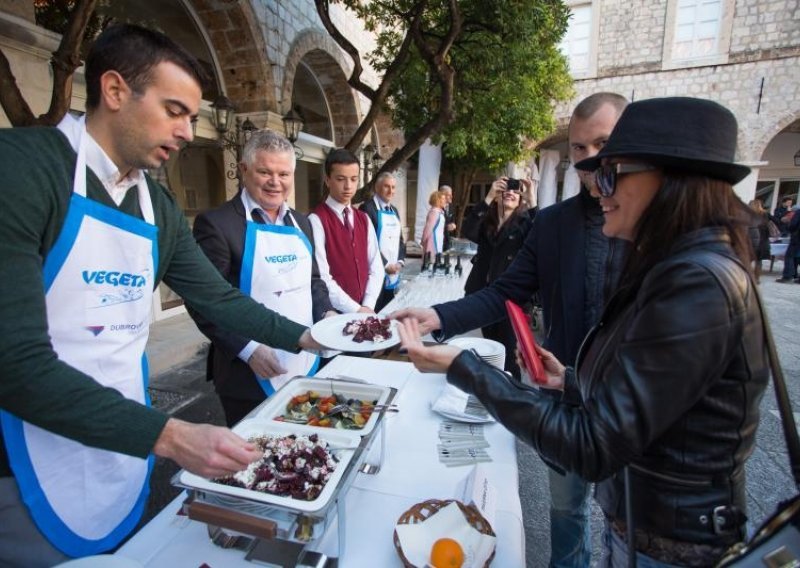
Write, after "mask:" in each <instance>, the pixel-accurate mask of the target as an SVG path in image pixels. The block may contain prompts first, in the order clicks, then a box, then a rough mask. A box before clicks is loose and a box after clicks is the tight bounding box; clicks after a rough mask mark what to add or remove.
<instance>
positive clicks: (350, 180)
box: [308, 148, 385, 313]
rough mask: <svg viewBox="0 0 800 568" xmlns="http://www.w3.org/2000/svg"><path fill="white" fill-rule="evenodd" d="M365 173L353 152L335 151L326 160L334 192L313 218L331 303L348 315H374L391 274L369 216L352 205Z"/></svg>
mask: <svg viewBox="0 0 800 568" xmlns="http://www.w3.org/2000/svg"><path fill="white" fill-rule="evenodd" d="M359 171H360V166H359V161H358V158H357V157H356V156H355V155H354V154H353V153H352V152H350V151H349V150H345V149H344V148H337V149H334V150H331V151H330V153H329V154H328V157H327V158H326V159H325V185H326V187H327V188H328V192H329V195H328V197H327V199H326V200H325V201H324V202H322V203H320V204H319V205H317V206H316V207H315V208H314V210H313V211H312V212H311V214H310V215H309V216H308V220H309V221H310V222H311V228H312V230H313V232H314V244H315V249H316V250H315V255H316V258H317V264H318V265H319V272H320V276H321V277H322V280H323V281H324V282H325V284H326V285H327V286H328V294H329V296H330V301H331V304H332V305H333V307H334V308H335V309H336V310H338V311H340V312H342V313H351V312H360V313H374V312H375V304H376V302H377V301H378V296H380V293H381V289H382V288H383V280H384V276H385V271H384V268H383V261H382V260H381V253H380V250H379V248H378V239H377V238H376V236H375V231H374V230H373V228H372V225H371V224H370V222H369V218H368V217H367V215H366V214H365V213H364V212H362V211H359V210H358V209H353V207H352V206H351V201H352V199H353V196H354V195H355V193H356V190H357V189H358V178H359Z"/></svg>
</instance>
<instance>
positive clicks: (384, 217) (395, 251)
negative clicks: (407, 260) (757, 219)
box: [378, 208, 402, 290]
mask: <svg viewBox="0 0 800 568" xmlns="http://www.w3.org/2000/svg"><path fill="white" fill-rule="evenodd" d="M401 230H402V229H401V227H400V217H398V216H397V214H396V213H395V212H394V211H392V210H391V209H390V210H389V211H386V210H385V209H383V208H378V248H379V249H380V251H381V254H382V255H383V258H385V259H386V262H387V263H389V264H394V263H396V262H397V257H398V255H399V253H400V232H401ZM399 282H400V271H397V272H396V273H394V274H387V275H386V278H385V279H384V281H383V287H384V288H386V289H387V290H394V289H395V288H397V284H398V283H399Z"/></svg>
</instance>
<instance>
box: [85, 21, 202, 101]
mask: <svg viewBox="0 0 800 568" xmlns="http://www.w3.org/2000/svg"><path fill="white" fill-rule="evenodd" d="M165 61H166V62H169V63H173V64H175V65H177V66H178V67H180V68H181V69H183V70H184V71H186V72H187V73H188V74H189V75H190V76H191V77H192V78H194V80H195V81H197V84H198V85H200V87H201V88H202V86H203V85H204V84H205V83H206V81H207V75H206V72H205V71H204V70H203V68H202V67H201V66H200V63H199V62H198V61H197V59H195V58H194V56H193V55H191V54H190V53H189V52H188V51H186V50H185V49H184V48H182V47H181V46H179V45H178V44H177V43H175V42H174V41H172V40H171V39H170V38H168V37H167V36H165V35H164V34H162V33H160V32H156V31H153V30H148V29H147V28H143V27H141V26H135V25H132V24H117V25H113V26H110V27H109V28H107V29H106V30H105V31H104V32H103V33H101V34H100V35H99V36H98V37H97V39H96V40H95V42H94V44H92V47H91V49H89V54H88V55H87V56H86V72H85V76H86V109H87V110H88V111H91V110H94V109H96V108H97V106H98V105H99V104H100V77H102V76H103V73H105V72H106V71H116V72H117V73H119V74H120V75H121V76H122V78H123V79H125V82H126V83H127V84H128V86H129V87H130V88H131V90H132V91H133V92H134V94H136V95H142V94H144V92H145V90H146V89H147V86H148V85H149V84H150V82H151V81H152V78H153V69H155V67H156V66H157V65H158V64H159V63H163V62H165Z"/></svg>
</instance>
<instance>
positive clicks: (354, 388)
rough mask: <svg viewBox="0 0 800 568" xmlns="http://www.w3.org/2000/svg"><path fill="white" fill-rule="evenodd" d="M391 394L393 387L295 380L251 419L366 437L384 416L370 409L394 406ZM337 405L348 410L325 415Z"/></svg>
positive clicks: (287, 384) (277, 393) (286, 385)
mask: <svg viewBox="0 0 800 568" xmlns="http://www.w3.org/2000/svg"><path fill="white" fill-rule="evenodd" d="M392 391H393V389H392V388H390V387H384V386H381V385H374V384H368V383H357V382H351V381H349V380H339V379H322V378H310V377H295V378H294V379H292V380H291V381H289V382H288V383H286V384H285V385H283V387H281V388H280V389H279V390H278V392H276V393H275V394H274V395H272V396H271V397H270V398H268V399H267V400H266V401H265V402H264V404H262V405H261V406H260V407H259V408H257V409H256V410H255V411H253V413H252V414H251V415H250V416H249V418H256V419H258V420H269V421H274V422H278V423H281V422H282V423H286V424H299V425H307V426H310V427H315V428H316V429H318V430H319V431H320V432H325V431H328V430H335V431H347V432H355V433H357V434H358V435H359V436H365V435H367V434H369V433H370V432H372V430H373V429H374V428H375V425H376V424H377V423H378V418H379V416H380V415H381V414H382V413H381V412H379V411H373V410H371V407H372V406H373V405H376V404H377V405H385V404H388V403H389V402H391V399H390V397H391V396H393V395H392ZM334 401H335V402H334ZM337 404H338V405H346V407H347V408H346V410H345V411H344V412H336V413H335V414H333V415H328V414H327V413H326V411H327V410H330V409H331V407H332V406H335V405H337ZM378 408H381V407H380V406H379V407H378Z"/></svg>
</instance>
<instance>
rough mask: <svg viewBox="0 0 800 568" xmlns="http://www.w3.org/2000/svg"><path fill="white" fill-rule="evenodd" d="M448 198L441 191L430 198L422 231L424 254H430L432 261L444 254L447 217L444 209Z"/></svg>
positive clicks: (435, 192)
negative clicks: (438, 255)
mask: <svg viewBox="0 0 800 568" xmlns="http://www.w3.org/2000/svg"><path fill="white" fill-rule="evenodd" d="M446 204H447V198H446V197H445V194H444V193H442V192H441V191H434V192H433V193H431V195H430V197H428V205H430V206H431V208H430V209H428V215H427V217H425V227H423V229H422V242H421V244H422V254H425V253H429V254H430V255H431V257H432V258H431V259H432V260H433V257H435V256H436V255H437V254H440V253H443V252H444V250H445V249H444V235H445V232H446V231H445V224H446V221H445V217H444V207H445V205H446Z"/></svg>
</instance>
